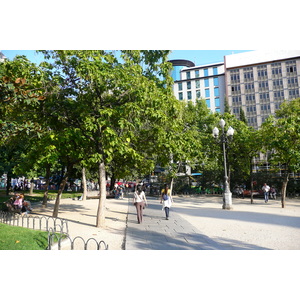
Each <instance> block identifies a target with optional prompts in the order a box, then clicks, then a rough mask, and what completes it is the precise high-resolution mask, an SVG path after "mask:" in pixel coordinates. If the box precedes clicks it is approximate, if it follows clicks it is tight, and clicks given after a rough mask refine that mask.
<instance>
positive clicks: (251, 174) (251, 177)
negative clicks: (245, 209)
mask: <svg viewBox="0 0 300 300" xmlns="http://www.w3.org/2000/svg"><path fill="white" fill-rule="evenodd" d="M250 180H251V183H250V184H251V204H253V170H252V157H251V158H250Z"/></svg>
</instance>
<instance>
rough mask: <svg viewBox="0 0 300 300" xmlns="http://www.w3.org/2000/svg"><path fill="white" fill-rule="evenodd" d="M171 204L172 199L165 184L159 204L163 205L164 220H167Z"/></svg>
mask: <svg viewBox="0 0 300 300" xmlns="http://www.w3.org/2000/svg"><path fill="white" fill-rule="evenodd" d="M172 202H173V198H172V195H171V190H170V189H169V186H168V185H167V184H165V187H164V189H162V191H161V199H160V203H162V204H163V207H162V209H163V210H165V214H166V220H169V215H170V207H171V205H172Z"/></svg>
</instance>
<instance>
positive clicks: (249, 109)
mask: <svg viewBox="0 0 300 300" xmlns="http://www.w3.org/2000/svg"><path fill="white" fill-rule="evenodd" d="M247 112H248V113H252V112H256V106H255V105H252V106H247Z"/></svg>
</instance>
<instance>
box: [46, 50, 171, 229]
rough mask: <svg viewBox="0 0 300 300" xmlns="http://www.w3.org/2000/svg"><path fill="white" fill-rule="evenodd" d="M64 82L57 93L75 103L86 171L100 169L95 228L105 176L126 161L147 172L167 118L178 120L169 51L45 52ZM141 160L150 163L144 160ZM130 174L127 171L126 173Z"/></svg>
mask: <svg viewBox="0 0 300 300" xmlns="http://www.w3.org/2000/svg"><path fill="white" fill-rule="evenodd" d="M44 54H45V55H46V58H47V57H48V58H50V57H52V58H53V60H54V64H53V68H55V70H59V73H60V74H62V75H61V77H62V78H63V80H62V82H61V89H62V91H64V93H65V95H66V96H68V97H70V98H71V99H72V98H73V99H74V105H73V110H72V113H71V114H70V115H71V116H72V120H73V121H72V120H71V119H69V116H68V115H66V116H64V117H65V118H66V121H68V122H71V124H72V130H71V129H70V130H71V131H70V132H72V134H73V133H75V132H76V135H77V136H79V137H81V138H82V139H83V140H84V142H83V145H84V147H83V148H82V149H81V148H79V149H77V151H78V152H80V153H81V155H82V156H83V157H82V161H84V162H85V164H86V165H87V166H92V165H94V164H97V165H98V170H99V182H100V196H99V205H98V210H97V221H96V226H97V227H100V226H104V225H105V200H106V172H107V170H108V169H109V166H110V164H112V163H113V162H118V161H123V162H124V161H126V160H128V161H130V166H132V167H133V168H135V169H137V168H139V167H140V166H142V167H143V168H144V169H145V170H146V169H148V170H149V169H151V168H153V166H154V163H153V160H152V159H151V158H152V157H153V155H154V154H153V153H155V152H153V151H155V149H158V148H159V147H161V146H159V145H160V143H161V142H162V139H163V137H164V136H165V134H166V133H165V132H164V131H163V129H165V128H166V124H167V121H168V119H170V117H171V118H173V117H174V116H175V115H176V103H177V102H176V99H174V97H173V95H172V89H171V83H172V81H171V77H170V76H169V70H170V67H171V65H170V63H168V62H167V54H168V51H159V50H153V51H133V50H132V51H121V52H120V55H119V56H118V55H117V54H116V53H115V52H113V51H73V50H72V51H45V52H44ZM145 157H146V158H148V159H147V160H145ZM125 171H126V172H128V169H127V170H125Z"/></svg>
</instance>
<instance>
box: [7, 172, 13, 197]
mask: <svg viewBox="0 0 300 300" xmlns="http://www.w3.org/2000/svg"><path fill="white" fill-rule="evenodd" d="M11 178H12V174H11V172H8V173H7V182H6V196H8V195H9V192H10V189H11Z"/></svg>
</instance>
